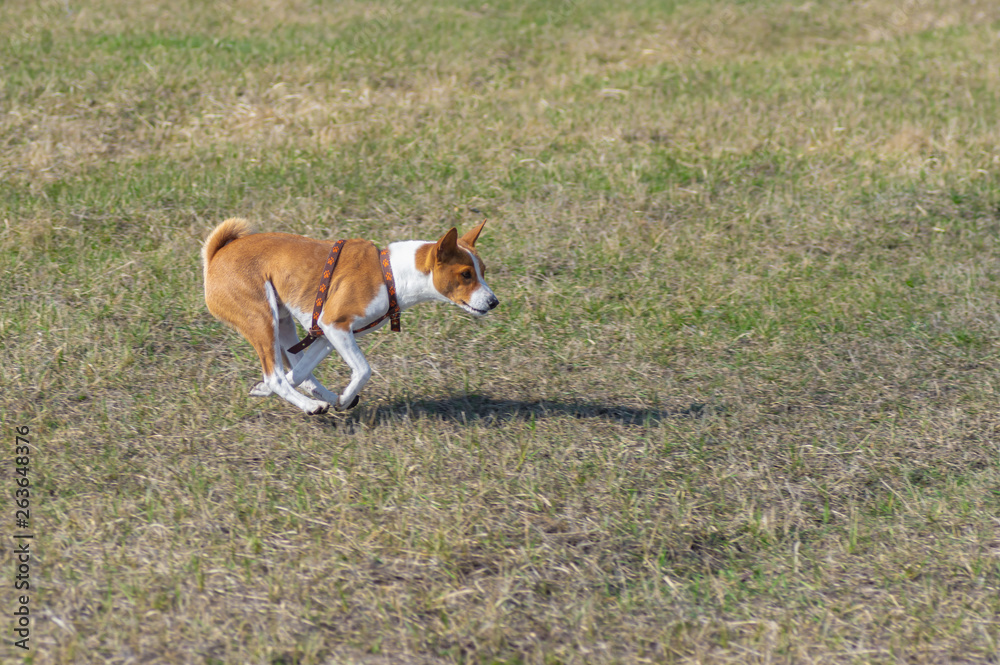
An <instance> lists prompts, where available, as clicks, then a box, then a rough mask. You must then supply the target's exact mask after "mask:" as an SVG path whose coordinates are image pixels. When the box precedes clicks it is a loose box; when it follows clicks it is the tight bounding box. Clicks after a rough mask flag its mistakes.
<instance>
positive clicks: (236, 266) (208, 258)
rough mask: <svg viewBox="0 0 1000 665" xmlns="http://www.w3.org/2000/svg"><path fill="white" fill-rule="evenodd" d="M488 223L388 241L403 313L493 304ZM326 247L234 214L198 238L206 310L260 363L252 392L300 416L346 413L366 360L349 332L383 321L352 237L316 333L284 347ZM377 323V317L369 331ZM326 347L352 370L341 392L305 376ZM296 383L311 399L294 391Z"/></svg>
mask: <svg viewBox="0 0 1000 665" xmlns="http://www.w3.org/2000/svg"><path fill="white" fill-rule="evenodd" d="M485 223H486V222H485V220H484V221H483V222H482V223H480V224H479V226H477V227H476V228H474V229H472V230H471V231H469V232H468V233H466V234H465V235H463V236H462V237H459V236H458V232H457V231H456V230H455V229H451V230H449V231H448V232H447V233H445V234H444V235H443V236H441V238H440V240H438V241H437V242H426V241H421V240H407V241H403V242H394V243H391V244H390V245H389V247H388V253H389V261H390V264H391V269H392V273H391V274H392V276H393V278H394V279H393V281H394V283H395V286H396V298H397V301H398V304H399V308H400V309H401V310H405V309H407V308H409V307H412V306H413V305H416V304H417V303H420V302H425V301H429V300H440V301H445V302H448V301H450V302H453V303H455V304H456V305H458V306H459V307H461V308H462V309H464V310H465V311H467V312H469V313H470V314H472V315H473V316H485V315H486V314H487V313H488V312H489V311H490V310H491V309H493V308H494V307H496V306H497V305H498V304H500V301H498V300H497V297H496V296H495V295H494V294H493V291H492V290H490V287H489V286H487V285H486V281H485V279H484V274H485V272H486V268H485V266H484V265H483V261H482V259H480V258H479V254H477V253H476V249H475V245H476V239H477V238H478V237H479V233H480V232H481V231H482V230H483V225H484V224H485ZM333 245H334V242H333V241H329V240H314V239H312V238H306V237H303V236H298V235H292V234H290V233H253V232H251V230H250V225H249V224H248V222H247V221H246V220H244V219H239V218H233V219H227V220H226V221H224V222H222V223H221V224H219V225H218V226H217V227H215V229H214V230H213V231H212V232H211V233H210V234H209V236H208V239H207V240H206V241H205V246H204V247H203V249H202V258H203V259H204V262H205V303H206V304H207V305H208V310H209V311H210V312H211V313H212V314H213V315H214V316H215V317H216V318H217V319H219V320H221V321H223V322H225V323H228V324H229V325H231V326H232V327H233V328H236V330H238V331H239V332H240V333H241V334H242V335H243V336H244V337H246V338H247V341H248V342H250V343H251V344H252V345H253V347H254V349H255V350H256V351H257V355H258V356H259V357H260V364H261V366H262V367H263V369H264V380H263V381H261V382H260V383H258V384H257V385H255V386H254V387H253V388H252V389H251V390H250V394H251V395H254V396H257V397H262V396H264V395H270V394H271V393H274V394H275V395H278V396H279V397H281V398H283V399H285V400H286V401H288V402H291V403H292V404H294V405H295V406H297V407H299V408H300V409H302V410H303V411H305V412H306V413H324V412H325V411H327V410H328V409H329V408H330V406H331V405H333V407H334V409H335V410H337V411H343V410H345V409H349V408H351V407H353V406H354V405H355V404H356V403H357V396H358V393H359V392H360V391H361V389H362V388H363V387H364V385H365V384H366V383H367V382H368V379H369V377H371V367H370V366H369V365H368V361H367V360H366V359H365V356H364V354H363V353H361V349H359V348H358V344H357V341H356V340H355V336H356V334H355V331H359V332H357V336H361V335H364V334H367V332H369V331H365V332H360V329H361V328H363V327H365V326H366V325H368V324H369V323H371V322H373V321H378V320H379V319H381V318H384V317H385V316H386V312H387V311H388V309H389V304H390V299H389V290H388V288H387V286H386V283H385V282H384V281H383V276H382V269H381V267H380V263H379V251H378V249H376V247H375V245H373V244H372V243H371V242H369V241H367V240H361V239H357V238H354V239H351V240H347V241H346V242H345V243H344V245H343V248H342V249H341V251H340V259H339V263H338V264H337V266H336V269H335V270H334V271H333V275H332V278H331V282H330V288H329V295H328V297H327V299H326V302H325V304H324V305H323V308H322V312H321V315H320V317H319V320H318V321H317V323H318V326H319V328H320V329H322V331H323V336H322V337H320V338H318V339H317V340H316V342H315V343H314V344H312V345H311V346H309V347H308V348H306V349H304V350H302V351H300V352H299V353H290V352H289V351H288V349H289V348H290V347H292V346H293V345H295V344H296V342H297V341H298V339H297V337H296V331H295V323H293V318H294V319H295V320H297V321H298V322H299V323H300V324H301V325H302V327H303V328H304V329H306V330H308V329H309V328H310V325H311V323H312V321H311V317H312V311H313V304H314V302H315V300H316V290H317V286H318V284H319V280H320V275H321V274H322V272H323V267H324V263H325V262H326V261H327V258H328V256H329V255H330V250H331V248H332V246H333ZM384 324H385V321H384V320H383V321H382V322H381V323H380V324H379V325H376V326H375V327H373V328H371V330H377V329H378V328H380V327H381V326H382V325H384ZM333 349H336V350H337V353H339V354H340V357H341V358H343V359H344V362H346V363H347V365H348V366H349V367H350V368H351V380H350V382H349V383H348V384H347V387H346V388H344V392H343V393H341V394H340V395H337V394H336V393H333V392H330V391H329V390H327V389H326V388H325V387H324V386H323V385H322V384H321V383H320V382H319V381H318V380H317V379H316V377H315V376H313V373H312V372H313V370H314V369H315V368H316V366H317V365H318V364H319V363H320V361H322V360H323V358H325V357H326V356H327V355H328V354H329V353H330V351H332V350H333ZM283 360H287V364H288V367H289V371H288V372H287V374H286V372H285V363H284V362H283ZM298 386H301V387H302V388H303V390H306V391H308V392H309V393H311V394H312V397H314V398H315V399H313V398H311V397H307V396H306V395H303V394H302V393H300V392H298V391H297V390H296V389H295V388H296V387H298Z"/></svg>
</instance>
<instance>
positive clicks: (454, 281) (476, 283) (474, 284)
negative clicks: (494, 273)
mask: <svg viewBox="0 0 1000 665" xmlns="http://www.w3.org/2000/svg"><path fill="white" fill-rule="evenodd" d="M485 224H486V220H483V221H482V222H480V224H479V226H477V227H476V228H474V229H472V230H470V231H468V232H467V233H466V234H465V235H463V236H462V237H461V238H460V237H458V231H457V230H456V229H451V230H449V231H448V232H447V233H445V234H444V235H443V236H441V239H440V240H438V241H437V242H436V243H435V244H434V245H433V246H432V247H431V248H430V254H431V255H430V257H428V258H429V259H430V263H431V272H432V273H433V279H434V288H435V289H437V291H438V293H440V294H441V295H442V296H444V297H445V298H447V299H448V300H450V301H452V302H453V303H455V304H456V305H458V306H459V307H461V308H462V309H464V310H465V311H466V312H468V313H470V314H472V315H473V316H486V314H488V313H489V311H490V310H491V309H493V308H494V307H496V306H497V305H499V304H500V301H499V300H497V297H496V296H495V295H494V294H493V291H492V290H491V289H490V287H489V286H487V284H486V279H485V276H486V265H485V264H484V263H483V260H482V259H481V258H479V254H478V253H477V252H476V239H477V238H479V233H480V232H481V231H482V230H483V225H485Z"/></svg>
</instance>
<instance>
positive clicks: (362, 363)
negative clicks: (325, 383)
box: [321, 324, 372, 411]
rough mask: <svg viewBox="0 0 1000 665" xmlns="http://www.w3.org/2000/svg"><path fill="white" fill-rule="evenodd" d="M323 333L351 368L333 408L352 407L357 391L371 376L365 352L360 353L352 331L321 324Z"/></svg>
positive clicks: (344, 408)
mask: <svg viewBox="0 0 1000 665" xmlns="http://www.w3.org/2000/svg"><path fill="white" fill-rule="evenodd" d="M321 325H322V324H321ZM323 334H324V335H326V338H327V339H328V340H329V341H330V343H331V344H333V348H334V349H336V350H337V353H339V354H340V357H341V358H343V359H344V362H345V363H347V366H348V367H350V368H351V381H350V383H348V384H347V387H346V388H344V392H343V393H341V395H340V398H339V399H338V400H337V402H336V403H335V404H334V406H333V408H334V409H335V410H337V411H345V410H347V409H351V408H354V407H355V406H356V405H357V399H358V393H360V392H361V389H362V388H364V387H365V384H366V383H368V379H369V378H371V375H372V368H371V365H369V364H368V360H367V359H366V358H365V354H363V353H361V349H360V348H359V347H358V342H357V340H355V339H354V333H353V332H351V331H349V330H340V329H339V328H334V327H333V326H323Z"/></svg>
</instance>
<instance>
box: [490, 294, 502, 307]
mask: <svg viewBox="0 0 1000 665" xmlns="http://www.w3.org/2000/svg"><path fill="white" fill-rule="evenodd" d="M488 304H489V306H490V309H494V308H495V307H496V306H497V305H499V304H500V301H499V300H497V297H496V296H490V302H489V303H488Z"/></svg>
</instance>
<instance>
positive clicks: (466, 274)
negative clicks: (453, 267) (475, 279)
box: [462, 268, 472, 279]
mask: <svg viewBox="0 0 1000 665" xmlns="http://www.w3.org/2000/svg"><path fill="white" fill-rule="evenodd" d="M462 277H463V278H464V279H472V271H471V270H469V269H468V268H466V269H465V270H463V271H462Z"/></svg>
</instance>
